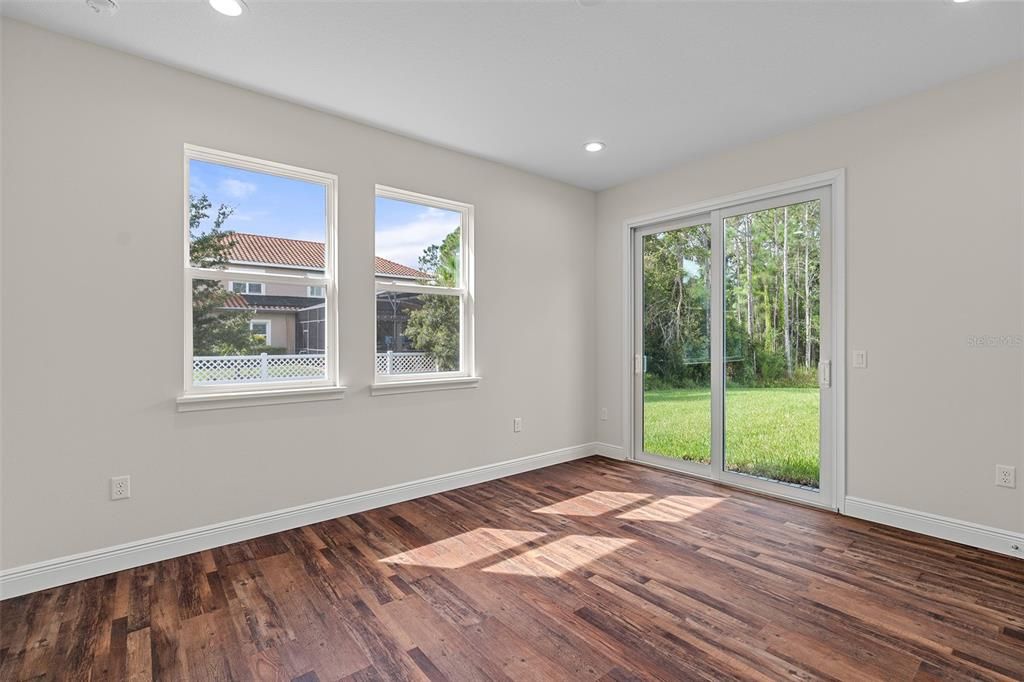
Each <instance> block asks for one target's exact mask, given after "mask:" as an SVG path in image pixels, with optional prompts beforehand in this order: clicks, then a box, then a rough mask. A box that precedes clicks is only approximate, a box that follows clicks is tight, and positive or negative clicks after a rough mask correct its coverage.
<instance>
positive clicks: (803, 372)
mask: <svg viewBox="0 0 1024 682" xmlns="http://www.w3.org/2000/svg"><path fill="white" fill-rule="evenodd" d="M820 219H821V216H820V203H819V202H817V201H810V202H805V203H803V204H796V205H793V206H788V207H784V208H778V209H769V210H765V211H759V212H757V213H751V214H747V215H741V216H735V217H732V218H728V219H726V221H725V235H724V236H725V239H724V244H725V252H726V253H725V272H724V275H725V283H724V285H725V286H724V291H725V320H724V324H725V346H726V349H725V360H726V370H725V371H726V376H727V378H728V380H729V381H730V383H732V384H734V385H740V386H752V387H753V386H814V385H816V383H815V380H816V377H815V368H816V367H817V362H818V339H819V338H820V316H819V313H818V311H819V293H820V286H819V272H820V263H819V239H820ZM710 269H711V226H710V225H696V226H693V227H687V228H683V229H681V230H675V231H670V232H664V233H658V234H653V235H649V236H646V237H644V240H643V271H644V291H643V294H644V301H643V325H644V327H643V335H644V352H645V354H646V355H647V376H646V377H645V385H646V386H647V387H649V388H700V387H704V388H706V387H708V386H710V369H711V362H710V361H711V356H710V348H711V342H710V337H711V327H710V295H711V282H710Z"/></svg>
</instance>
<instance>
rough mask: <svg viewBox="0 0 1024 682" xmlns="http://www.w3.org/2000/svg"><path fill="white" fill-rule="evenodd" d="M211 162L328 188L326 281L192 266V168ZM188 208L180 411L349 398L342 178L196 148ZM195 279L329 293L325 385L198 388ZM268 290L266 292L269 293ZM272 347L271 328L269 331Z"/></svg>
mask: <svg viewBox="0 0 1024 682" xmlns="http://www.w3.org/2000/svg"><path fill="white" fill-rule="evenodd" d="M193 160H195V161H207V162H210V163H216V164H220V165H223V166H229V167H232V168H239V169H242V170H247V171H253V172H257V173H266V174H270V175H276V176H279V177H284V178H291V179H295V180H302V181H304V182H312V183H316V184H319V185H322V186H323V187H324V188H325V196H326V206H325V211H326V216H327V220H326V225H325V230H326V234H325V235H324V243H325V262H324V265H325V269H324V273H323V275H319V274H311V273H297V274H294V275H292V274H280V273H267V272H258V271H254V270H252V269H250V268H246V267H244V266H242V267H238V266H237V265H236V264H233V263H229V264H228V265H227V267H224V268H199V267H195V266H193V265H192V263H191V260H190V257H189V256H190V254H189V244H190V238H189V229H188V227H189V225H188V222H189V163H190V162H191V161H193ZM182 197H183V198H182V200H183V207H184V215H183V230H182V235H183V240H182V263H183V265H184V277H183V278H182V281H183V293H184V301H183V303H184V306H183V312H184V322H185V324H184V328H185V334H184V348H183V350H184V361H183V363H182V365H183V373H184V390H183V392H182V395H181V396H179V398H178V409H179V411H192V410H199V409H217V408H223V407H236V406H249V405H262V404H273V403H283V402H305V401H308V400H327V399H336V398H341V397H343V396H344V389H345V387H344V386H342V385H341V382H340V381H339V357H340V354H339V349H338V336H339V334H338V317H339V315H338V305H337V301H338V287H337V272H338V250H337V246H336V235H337V214H338V210H337V205H338V176H336V175H334V174H331V173H324V172H321V171H314V170H309V169H306V168H299V167H297V166H290V165H287V164H283V163H277V162H274V161H267V160H264V159H258V158H254V157H251V156H244V155H241V154H234V153H231V152H224V151H219V150H216V149H210V148H207V147H199V146H196V145H191V144H186V145H184V186H183V191H182ZM194 279H206V280H217V281H220V282H222V283H224V284H227V285H228V286H230V283H231V282H233V281H245V282H257V283H261V284H264V285H266V284H288V285H299V286H322V287H324V294H325V295H324V299H325V317H326V319H325V342H326V348H325V365H326V367H325V370H326V371H325V376H324V377H323V378H322V379H305V380H296V381H275V382H273V383H262V384H260V383H245V384H224V385H218V386H196V385H194V384H193V382H192V378H193V371H192V365H193V362H192V281H193V280H194ZM265 290H266V289H264V291H265ZM267 332H268V339H267V342H268V343H269V342H270V339H269V332H270V326H269V321H268V326H267Z"/></svg>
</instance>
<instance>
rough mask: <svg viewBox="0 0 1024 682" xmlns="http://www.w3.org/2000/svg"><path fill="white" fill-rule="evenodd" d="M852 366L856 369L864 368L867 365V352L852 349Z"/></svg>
mask: <svg viewBox="0 0 1024 682" xmlns="http://www.w3.org/2000/svg"><path fill="white" fill-rule="evenodd" d="M853 366H854V367H855V368H856V369H864V368H865V367H867V366H868V352H867V351H866V350H855V351H853Z"/></svg>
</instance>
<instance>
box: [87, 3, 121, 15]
mask: <svg viewBox="0 0 1024 682" xmlns="http://www.w3.org/2000/svg"><path fill="white" fill-rule="evenodd" d="M85 4H86V5H87V6H88V7H89V9H91V10H92V11H93V12H95V13H96V14H117V0H85Z"/></svg>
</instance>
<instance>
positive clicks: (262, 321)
mask: <svg viewBox="0 0 1024 682" xmlns="http://www.w3.org/2000/svg"><path fill="white" fill-rule="evenodd" d="M254 324H264V325H266V326H267V333H266V334H264V335H263V336H264V339H263V340H264V343H263V345H264V346H269V345H270V326H271V320H265V319H258V318H253V319H251V320H249V332H250V333H252V332H253V328H252V326H253V325H254Z"/></svg>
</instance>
